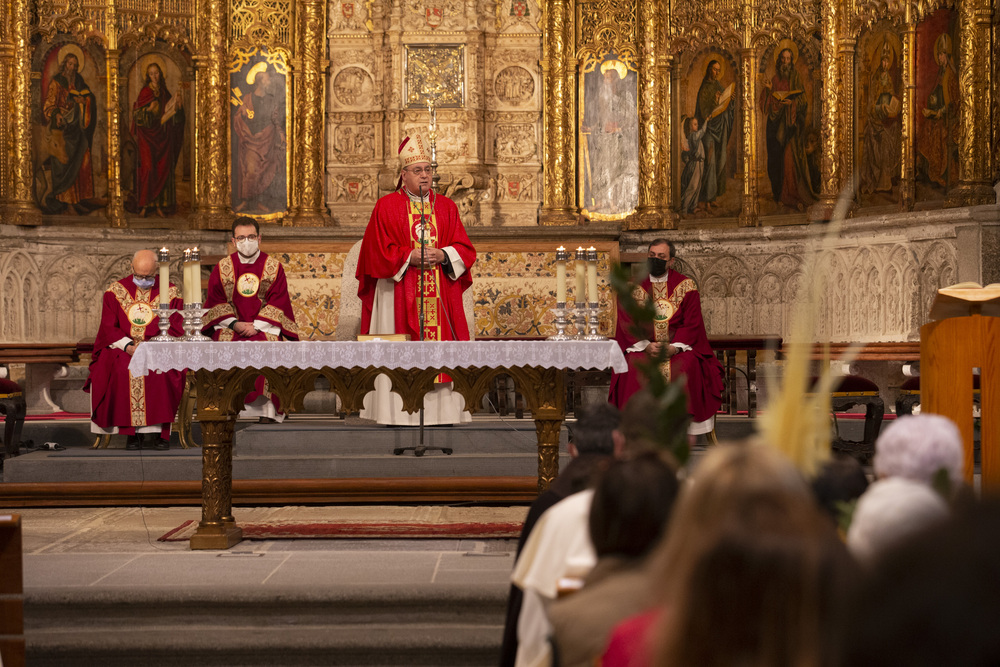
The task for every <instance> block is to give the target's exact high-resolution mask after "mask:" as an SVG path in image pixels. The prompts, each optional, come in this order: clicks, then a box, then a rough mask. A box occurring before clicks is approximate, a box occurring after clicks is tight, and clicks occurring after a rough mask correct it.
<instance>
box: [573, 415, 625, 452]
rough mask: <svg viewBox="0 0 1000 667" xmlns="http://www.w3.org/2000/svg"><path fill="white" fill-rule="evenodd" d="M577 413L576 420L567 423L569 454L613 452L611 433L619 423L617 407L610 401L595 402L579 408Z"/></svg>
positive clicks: (619, 416) (619, 417)
mask: <svg viewBox="0 0 1000 667" xmlns="http://www.w3.org/2000/svg"><path fill="white" fill-rule="evenodd" d="M578 413H579V414H578V415H577V419H576V421H575V422H573V423H572V424H567V428H568V429H569V446H568V449H569V453H570V456H572V457H574V458H575V457H577V456H579V455H581V454H596V455H599V456H611V455H612V454H614V448H615V445H614V437H613V433H614V431H615V429H617V428H618V425H619V424H620V423H621V413H620V412H619V411H618V408H616V407H615V406H613V405H611V404H610V403H595V404H593V405H590V406H587V407H584V408H581V409H580V410H579V411H578Z"/></svg>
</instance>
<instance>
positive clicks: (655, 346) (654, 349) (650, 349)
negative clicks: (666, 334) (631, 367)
mask: <svg viewBox="0 0 1000 667" xmlns="http://www.w3.org/2000/svg"><path fill="white" fill-rule="evenodd" d="M662 347H663V343H657V342H655V341H654V342H652V343H650V344H649V345H647V346H646V352H647V353H648V354H649V356H651V357H655V356H656V355H658V354H659V353H660V348H662Z"/></svg>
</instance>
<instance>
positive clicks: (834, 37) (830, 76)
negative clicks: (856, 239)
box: [809, 1, 854, 222]
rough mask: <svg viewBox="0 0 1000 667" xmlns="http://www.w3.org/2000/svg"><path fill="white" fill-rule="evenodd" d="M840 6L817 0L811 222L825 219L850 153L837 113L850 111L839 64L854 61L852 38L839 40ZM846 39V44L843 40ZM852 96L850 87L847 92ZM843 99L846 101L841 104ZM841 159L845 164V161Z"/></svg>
mask: <svg viewBox="0 0 1000 667" xmlns="http://www.w3.org/2000/svg"><path fill="white" fill-rule="evenodd" d="M840 15H841V8H840V2H839V1H833V2H822V3H820V42H821V44H820V69H821V70H822V73H821V76H820V80H821V81H822V86H823V88H822V90H821V91H820V99H821V102H822V112H821V114H820V151H821V154H820V195H819V201H817V202H816V203H815V204H813V206H812V207H810V209H809V219H810V220H811V221H813V222H822V221H826V220H829V219H830V218H831V216H832V215H833V209H834V207H835V206H836V204H837V198H838V197H839V196H840V191H841V189H842V188H843V185H844V183H843V179H844V173H845V171H846V173H850V155H851V154H852V152H851V151H850V150H848V149H847V143H846V142H845V139H846V138H847V137H849V136H851V135H850V133H847V132H845V128H844V124H843V122H842V119H841V116H842V115H843V114H850V109H851V104H850V100H851V99H852V97H850V96H848V94H849V93H848V86H847V85H846V84H848V78H847V76H842V74H843V73H842V72H841V67H850V63H853V62H854V40H853V39H848V40H840V41H838V39H839V32H840V31H839V30H838V27H839V25H840ZM845 42H849V44H845ZM850 95H852V96H853V91H851V92H850ZM844 100H847V103H846V104H841V102H842V101H844ZM845 161H846V162H847V164H845Z"/></svg>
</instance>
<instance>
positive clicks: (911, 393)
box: [896, 375, 979, 417]
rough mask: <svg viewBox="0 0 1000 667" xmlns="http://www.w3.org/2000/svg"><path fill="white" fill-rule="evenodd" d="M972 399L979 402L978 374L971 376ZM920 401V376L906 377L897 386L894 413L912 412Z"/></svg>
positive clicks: (908, 413) (904, 413)
mask: <svg viewBox="0 0 1000 667" xmlns="http://www.w3.org/2000/svg"><path fill="white" fill-rule="evenodd" d="M972 400H973V402H975V403H978V402H979V376H978V375H973V376H972ZM919 402H920V376H917V377H913V378H908V379H907V380H906V382H904V383H903V384H902V385H901V386H900V387H899V397H898V398H896V415H898V416H900V417H902V416H904V415H912V414H913V406H915V405H916V404H917V403H919Z"/></svg>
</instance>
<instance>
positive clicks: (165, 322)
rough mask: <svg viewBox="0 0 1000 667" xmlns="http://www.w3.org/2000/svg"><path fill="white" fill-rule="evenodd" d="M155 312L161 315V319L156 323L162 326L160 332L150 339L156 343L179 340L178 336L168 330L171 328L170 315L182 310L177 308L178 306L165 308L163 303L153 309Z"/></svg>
mask: <svg viewBox="0 0 1000 667" xmlns="http://www.w3.org/2000/svg"><path fill="white" fill-rule="evenodd" d="M153 312H154V313H156V314H157V315H158V316H159V317H160V321H159V322H157V323H156V325H157V326H158V327H160V333H159V334H158V335H156V336H153V337H152V338H150V339H149V340H150V341H153V342H156V343H169V342H171V341H174V340H177V339H176V338H174V337H173V336H171V335H170V334H168V333H167V331H168V330H169V329H170V316H171V315H173V314H174V313H178V312H180V311H179V310H177V309H176V308H164V307H163V304H162V303H161V304H160V307H159V308H154V309H153Z"/></svg>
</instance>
